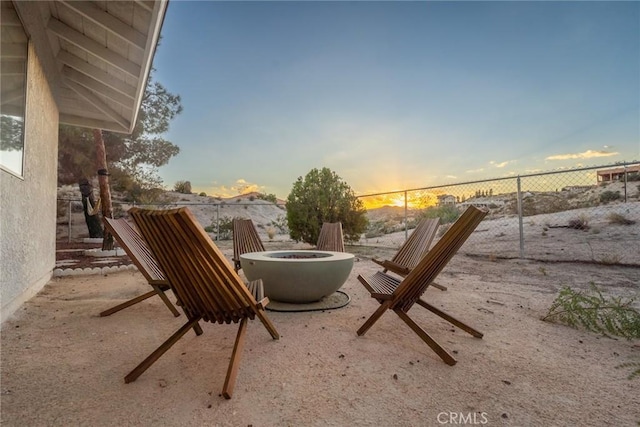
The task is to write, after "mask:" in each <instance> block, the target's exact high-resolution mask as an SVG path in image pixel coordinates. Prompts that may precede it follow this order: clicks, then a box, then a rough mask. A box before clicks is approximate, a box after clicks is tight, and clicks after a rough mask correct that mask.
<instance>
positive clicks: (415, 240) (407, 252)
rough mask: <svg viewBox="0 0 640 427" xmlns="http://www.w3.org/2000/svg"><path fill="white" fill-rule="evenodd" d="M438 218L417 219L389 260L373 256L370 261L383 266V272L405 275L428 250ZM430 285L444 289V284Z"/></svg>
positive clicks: (438, 222) (436, 230) (434, 233)
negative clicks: (405, 238)
mask: <svg viewBox="0 0 640 427" xmlns="http://www.w3.org/2000/svg"><path fill="white" fill-rule="evenodd" d="M439 224H440V218H423V219H421V220H420V221H418V225H417V226H416V228H415V229H414V230H413V231H412V232H411V235H410V236H409V238H408V239H407V240H405V242H404V243H403V244H402V246H400V249H398V252H396V254H395V255H394V256H393V258H391V259H390V260H387V259H385V260H379V259H376V258H373V259H372V260H371V261H373V262H375V263H376V264H378V265H380V266H382V267H384V270H382V271H383V272H384V273H386V272H387V271H391V272H392V273H396V274H398V275H400V276H403V277H404V276H406V275H407V274H409V273H410V272H411V270H413V269H414V268H415V266H416V265H418V262H420V260H421V259H422V257H423V256H424V255H425V254H426V253H427V252H428V251H429V247H430V246H431V242H432V241H433V239H434V237H436V233H437V232H438V225H439ZM431 286H433V287H435V288H438V289H440V290H442V291H446V290H447V288H446V286H442V285H439V284H437V283H432V284H431Z"/></svg>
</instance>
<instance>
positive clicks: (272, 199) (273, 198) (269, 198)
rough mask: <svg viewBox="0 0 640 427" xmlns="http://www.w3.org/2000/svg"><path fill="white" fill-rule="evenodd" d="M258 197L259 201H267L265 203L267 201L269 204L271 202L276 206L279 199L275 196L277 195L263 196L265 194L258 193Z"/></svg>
mask: <svg viewBox="0 0 640 427" xmlns="http://www.w3.org/2000/svg"><path fill="white" fill-rule="evenodd" d="M256 197H257V198H258V199H261V200H265V201H267V202H271V203H273V204H274V205H275V204H276V203H278V199H277V198H276V195H275V194H263V193H258V194H257V195H256Z"/></svg>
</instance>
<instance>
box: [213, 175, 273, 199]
mask: <svg viewBox="0 0 640 427" xmlns="http://www.w3.org/2000/svg"><path fill="white" fill-rule="evenodd" d="M213 184H214V185H213V186H212V187H208V188H205V189H204V190H205V192H206V193H207V194H211V195H213V196H215V197H224V198H229V197H234V196H238V195H242V194H247V193H252V192H254V191H256V192H258V193H264V189H265V186H264V185H258V184H255V183H252V182H248V181H246V180H245V179H242V178H240V179H237V180H236V182H234V183H233V184H230V185H225V184H219V183H217V182H214V183H213Z"/></svg>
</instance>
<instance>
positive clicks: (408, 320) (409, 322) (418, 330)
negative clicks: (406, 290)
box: [393, 309, 457, 366]
mask: <svg viewBox="0 0 640 427" xmlns="http://www.w3.org/2000/svg"><path fill="white" fill-rule="evenodd" d="M393 311H395V312H396V314H397V315H398V316H400V318H401V319H402V320H403V321H404V323H406V324H407V325H409V327H410V328H411V329H412V330H413V332H415V333H416V334H418V336H419V337H420V338H422V341H424V342H425V343H427V345H428V346H429V347H431V350H433V351H435V352H436V353H437V354H438V356H440V358H441V359H442V360H443V361H444V363H446V364H447V365H449V366H453V365H455V364H456V362H457V361H456V359H454V358H453V356H451V355H450V354H449V353H448V352H447V350H445V349H444V348H443V347H442V346H441V345H440V344H438V343H437V342H436V341H435V340H434V339H433V338H431V336H430V335H429V334H428V333H426V332H425V331H424V329H422V328H421V327H420V326H418V324H417V323H416V322H414V321H413V320H412V319H411V318H410V317H409V315H408V314H407V313H405V312H404V311H402V310H400V309H395V310H393Z"/></svg>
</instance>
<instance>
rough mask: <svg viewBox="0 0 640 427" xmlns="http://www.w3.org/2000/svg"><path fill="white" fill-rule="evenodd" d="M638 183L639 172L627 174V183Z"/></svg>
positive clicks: (639, 179)
mask: <svg viewBox="0 0 640 427" xmlns="http://www.w3.org/2000/svg"><path fill="white" fill-rule="evenodd" d="M631 181H640V172H631V173H629V174H627V182H631Z"/></svg>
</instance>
